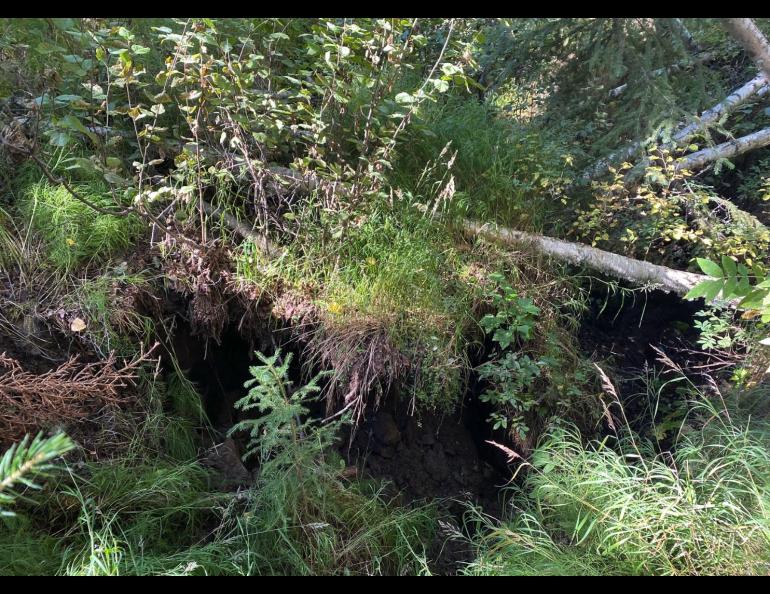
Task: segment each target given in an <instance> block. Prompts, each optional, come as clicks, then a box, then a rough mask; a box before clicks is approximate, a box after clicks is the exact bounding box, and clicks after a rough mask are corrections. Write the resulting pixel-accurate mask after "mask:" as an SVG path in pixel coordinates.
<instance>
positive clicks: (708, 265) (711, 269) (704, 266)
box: [697, 258, 723, 278]
mask: <svg viewBox="0 0 770 594" xmlns="http://www.w3.org/2000/svg"><path fill="white" fill-rule="evenodd" d="M697 262H698V266H700V269H701V270H702V271H703V272H704V274H707V275H708V276H713V277H714V278H722V276H723V274H722V269H721V268H720V267H719V264H717V263H716V262H713V261H711V260H708V259H706V258H697Z"/></svg>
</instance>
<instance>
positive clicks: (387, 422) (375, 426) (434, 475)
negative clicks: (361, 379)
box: [345, 407, 510, 515]
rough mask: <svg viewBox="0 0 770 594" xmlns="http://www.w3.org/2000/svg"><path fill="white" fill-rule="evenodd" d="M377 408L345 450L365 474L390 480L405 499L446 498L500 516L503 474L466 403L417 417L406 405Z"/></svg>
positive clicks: (461, 508) (456, 504)
mask: <svg viewBox="0 0 770 594" xmlns="http://www.w3.org/2000/svg"><path fill="white" fill-rule="evenodd" d="M389 408H390V410H382V409H381V410H379V411H378V412H376V413H375V414H373V415H372V416H371V417H370V418H369V419H367V420H366V422H365V423H364V424H363V425H362V426H361V427H360V428H359V429H358V430H357V431H356V433H355V436H354V438H353V441H352V443H351V444H350V446H349V447H348V446H345V450H346V451H345V453H346V455H347V457H348V459H349V461H350V462H351V463H357V464H358V465H359V466H360V467H361V470H362V472H363V473H364V474H368V475H371V476H374V477H377V478H385V479H389V480H391V481H392V482H393V484H394V485H395V486H396V487H397V488H398V489H399V491H401V492H402V493H403V494H404V495H405V496H406V498H407V499H410V500H418V499H445V500H446V501H447V504H448V507H450V508H451V509H453V510H454V511H459V512H462V511H464V510H465V509H466V508H465V507H464V506H463V504H462V502H469V503H474V504H476V505H481V506H482V507H483V508H484V509H485V510H486V511H488V512H489V513H492V514H493V515H499V512H500V500H499V492H500V488H501V487H502V486H504V485H505V484H506V482H507V481H508V480H509V478H510V474H507V475H506V474H505V473H504V472H503V471H502V469H501V468H500V467H498V466H497V465H496V463H495V462H494V461H493V460H491V459H490V458H488V457H487V455H486V454H485V450H484V449H482V448H480V447H479V443H478V441H477V440H478V437H477V435H474V432H473V431H472V430H471V429H469V424H470V423H472V422H475V419H472V418H471V417H473V411H472V410H471V409H470V408H469V407H466V408H465V409H463V410H462V411H460V412H458V413H454V414H452V415H447V416H443V417H442V416H440V415H426V414H422V415H420V416H414V415H410V414H408V413H407V412H406V411H405V410H403V407H402V410H401V411H400V412H398V411H396V410H393V407H389Z"/></svg>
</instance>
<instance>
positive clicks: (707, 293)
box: [684, 279, 724, 301]
mask: <svg viewBox="0 0 770 594" xmlns="http://www.w3.org/2000/svg"><path fill="white" fill-rule="evenodd" d="M723 286H724V281H723V280H721V279H719V280H707V281H703V282H701V283H698V284H697V285H695V286H694V287H693V288H692V289H690V291H689V293H687V295H685V296H684V298H685V299H688V300H693V299H698V298H699V297H703V298H704V299H705V300H706V301H713V300H714V298H715V297H716V296H717V295H718V294H719V291H721V290H722V287H723Z"/></svg>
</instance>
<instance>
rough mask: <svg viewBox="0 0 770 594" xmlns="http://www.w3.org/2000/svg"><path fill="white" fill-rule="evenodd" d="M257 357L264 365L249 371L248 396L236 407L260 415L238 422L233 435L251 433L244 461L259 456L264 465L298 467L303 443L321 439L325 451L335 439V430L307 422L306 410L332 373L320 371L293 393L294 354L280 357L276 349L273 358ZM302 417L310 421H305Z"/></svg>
mask: <svg viewBox="0 0 770 594" xmlns="http://www.w3.org/2000/svg"><path fill="white" fill-rule="evenodd" d="M256 355H257V357H258V358H259V360H260V361H261V362H262V363H263V364H262V365H254V366H252V367H250V368H249V371H250V372H251V375H252V379H250V380H248V381H247V382H246V383H245V384H244V386H245V387H247V388H250V390H249V393H248V394H247V395H246V396H245V397H244V398H241V399H240V400H238V401H237V402H236V403H235V407H236V408H238V409H239V410H241V411H243V412H248V411H252V410H257V411H259V413H260V416H259V417H258V418H256V419H246V420H243V421H241V422H239V423H236V425H235V426H234V427H233V428H232V429H231V430H230V435H233V434H234V433H239V432H242V431H247V432H248V434H249V443H248V449H247V451H246V454H245V455H244V459H248V458H251V457H254V456H256V455H259V460H260V463H261V464H271V465H274V466H278V467H287V466H292V465H295V464H297V460H296V458H295V454H296V453H299V452H298V451H296V450H297V449H298V446H299V444H300V442H301V441H306V440H308V439H309V438H311V437H318V438H320V439H319V445H320V446H321V449H323V447H324V446H326V445H329V443H330V441H331V439H333V429H331V428H330V426H329V425H327V426H326V428H324V429H323V430H321V429H318V428H317V427H314V426H313V425H314V422H313V420H312V419H307V413H308V409H307V407H306V403H307V402H308V401H309V400H310V399H312V398H313V397H314V395H316V394H317V393H318V392H319V391H320V387H319V386H318V381H319V380H320V379H321V378H322V377H324V376H326V375H329V374H328V372H321V373H319V374H318V375H316V376H315V377H314V378H313V379H311V380H310V382H308V383H307V384H305V385H304V386H301V387H299V388H297V389H296V390H293V391H292V390H291V384H292V382H291V380H290V379H289V365H290V364H291V360H292V353H287V354H286V355H285V356H284V357H281V351H280V350H277V351H276V352H275V354H274V355H273V356H272V357H267V356H265V355H263V354H262V353H256ZM281 359H283V362H282V363H281V362H280V361H281ZM303 417H305V418H306V419H307V420H303ZM301 449H302V450H303V451H306V450H307V448H301ZM312 449H313V450H315V448H312Z"/></svg>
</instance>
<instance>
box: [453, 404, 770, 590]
mask: <svg viewBox="0 0 770 594" xmlns="http://www.w3.org/2000/svg"><path fill="white" fill-rule="evenodd" d="M768 436H770V426H768V424H767V422H766V421H757V420H754V419H751V420H749V419H748V418H746V417H742V416H737V411H733V412H730V411H728V409H723V408H721V407H720V408H717V407H716V406H713V405H711V404H709V403H708V402H706V401H704V400H699V402H698V403H697V404H696V405H695V406H694V409H693V411H692V417H691V419H690V420H689V421H688V423H687V424H684V425H682V429H681V431H680V435H679V438H678V440H677V443H676V444H675V446H674V448H673V449H672V450H671V451H664V452H658V451H656V450H655V449H654V448H653V447H652V445H651V444H650V443H648V442H642V441H640V440H639V438H638V437H636V436H635V435H633V434H631V433H627V434H625V435H623V434H621V437H619V438H618V439H612V438H605V439H604V440H602V441H594V442H590V443H588V444H584V442H583V439H582V438H581V435H580V432H579V431H577V430H576V429H574V428H569V427H562V428H558V429H554V430H552V431H551V432H550V433H549V434H548V436H547V437H546V438H545V439H544V440H543V441H542V442H541V444H540V445H539V446H538V448H537V449H536V451H535V452H534V454H533V456H532V459H531V467H529V468H526V469H523V470H525V472H526V479H525V481H524V484H523V486H522V487H521V490H520V491H517V495H518V499H517V500H516V501H517V502H516V505H517V511H516V513H515V515H514V516H513V518H512V519H511V520H508V521H505V522H503V523H500V524H498V523H496V522H495V521H493V520H490V519H489V518H486V517H484V516H482V515H480V514H478V512H474V514H473V515H474V518H475V520H476V521H477V522H478V523H479V524H480V525H482V526H484V530H485V532H484V534H483V536H480V537H478V538H477V539H476V545H477V552H478V556H477V559H476V560H475V561H474V562H473V563H472V564H470V565H469V566H468V568H467V573H469V574H474V575H479V574H483V575H488V574H493V575H498V574H504V575H543V574H548V575H564V574H577V575H650V574H654V575H693V574H694V575H707V574H722V575H725V574H727V575H735V574H759V575H765V574H767V572H768V569H769V568H770V555H768V551H769V550H770V548H768V545H769V544H770V516H768V503H770V500H769V499H768V497H769V495H770V490H769V489H770V455H769V454H768V449H767V446H768ZM527 466H529V465H527Z"/></svg>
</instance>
